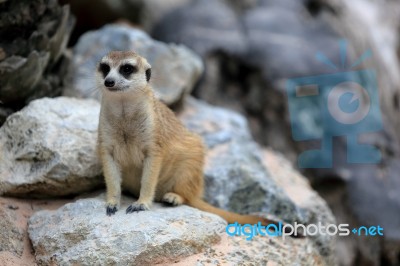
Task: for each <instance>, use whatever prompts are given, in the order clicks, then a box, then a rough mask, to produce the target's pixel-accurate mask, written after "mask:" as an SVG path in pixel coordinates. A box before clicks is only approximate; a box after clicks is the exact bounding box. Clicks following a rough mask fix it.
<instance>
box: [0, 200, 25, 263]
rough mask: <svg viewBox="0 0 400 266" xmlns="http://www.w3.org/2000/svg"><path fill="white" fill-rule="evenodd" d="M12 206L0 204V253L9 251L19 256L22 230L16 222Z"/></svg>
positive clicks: (22, 245)
mask: <svg viewBox="0 0 400 266" xmlns="http://www.w3.org/2000/svg"><path fill="white" fill-rule="evenodd" d="M16 221H17V215H16V213H15V209H14V206H11V205H8V206H7V205H3V204H0V226H1V228H2V230H1V231H0V253H1V252H10V253H11V254H13V255H14V256H18V257H21V256H22V252H23V250H24V242H23V240H24V231H23V230H22V229H21V228H20V225H18V224H17V223H16Z"/></svg>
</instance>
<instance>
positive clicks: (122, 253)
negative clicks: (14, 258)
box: [29, 196, 331, 265]
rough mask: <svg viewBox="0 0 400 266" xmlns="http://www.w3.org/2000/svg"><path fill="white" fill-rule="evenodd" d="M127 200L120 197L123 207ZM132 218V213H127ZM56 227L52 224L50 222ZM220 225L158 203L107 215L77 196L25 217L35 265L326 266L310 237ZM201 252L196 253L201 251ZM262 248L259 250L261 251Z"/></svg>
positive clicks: (100, 203)
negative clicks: (244, 233) (235, 230)
mask: <svg viewBox="0 0 400 266" xmlns="http://www.w3.org/2000/svg"><path fill="white" fill-rule="evenodd" d="M131 200H132V199H131V198H128V197H124V198H123V204H122V206H123V208H122V210H124V209H125V208H126V207H127V206H128V205H129V203H130V201H131ZM132 216H134V217H132ZM54 225H57V226H54ZM225 226H226V223H225V222H224V221H223V220H222V219H221V218H219V217H218V216H215V215H213V214H209V213H205V212H202V211H199V210H196V209H193V208H191V207H187V206H180V207H161V205H159V204H155V205H154V206H153V208H152V210H151V211H147V212H140V213H135V214H128V215H127V214H125V212H124V211H119V212H117V213H116V215H115V216H112V217H107V216H106V215H105V211H104V197H103V196H100V197H96V198H88V199H81V200H78V201H76V202H74V203H69V204H67V205H64V206H63V207H61V208H60V209H58V210H56V211H40V212H37V213H35V214H34V215H33V216H32V217H31V218H30V220H29V236H30V238H31V240H32V245H33V247H34V249H35V255H36V263H37V264H38V265H48V264H51V263H54V264H56V265H63V264H69V263H76V264H82V265H96V264H112V265H143V264H145V265H154V264H158V263H162V264H164V265H170V264H174V263H179V264H178V265H193V264H195V263H196V262H198V263H205V264H210V263H211V262H213V263H215V264H218V263H228V264H235V263H236V264H240V263H243V262H244V261H246V262H248V263H259V264H263V265H264V264H265V265H266V263H267V262H275V263H277V264H283V265H287V264H300V265H331V264H326V262H325V261H324V258H323V257H322V256H321V254H319V253H318V250H317V249H316V248H315V246H314V244H313V241H312V240H310V239H308V238H305V239H293V238H287V239H285V240H283V239H282V238H278V237H271V238H268V239H265V238H263V237H257V236H256V237H254V238H253V239H252V240H251V241H247V240H245V239H244V238H243V237H240V236H234V237H229V236H227V234H226V233H225ZM203 251H205V252H204V253H200V252H203ZM261 251H262V252H261Z"/></svg>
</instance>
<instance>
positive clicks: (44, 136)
mask: <svg viewBox="0 0 400 266" xmlns="http://www.w3.org/2000/svg"><path fill="white" fill-rule="evenodd" d="M99 110H100V106H99V103H98V102H96V101H94V100H79V99H72V98H67V97H59V98H54V99H49V98H43V99H40V100H35V101H32V102H31V103H30V104H29V105H28V106H27V107H25V108H24V109H22V110H21V111H19V112H17V113H14V114H12V115H11V116H9V117H8V119H7V120H6V122H5V123H4V125H3V126H2V127H1V128H0V158H1V160H0V194H1V195H3V194H6V195H14V196H27V195H29V196H35V197H48V196H61V195H68V194H76V193H80V192H83V191H87V190H90V189H93V188H95V187H97V186H99V185H100V184H101V183H102V178H101V177H100V176H101V166H100V163H99V161H98V158H97V156H96V139H97V126H98V116H99Z"/></svg>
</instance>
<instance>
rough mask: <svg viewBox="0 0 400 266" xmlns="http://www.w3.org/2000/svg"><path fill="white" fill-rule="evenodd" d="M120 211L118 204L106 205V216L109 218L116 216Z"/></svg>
mask: <svg viewBox="0 0 400 266" xmlns="http://www.w3.org/2000/svg"><path fill="white" fill-rule="evenodd" d="M117 211H118V207H117V204H114V203H107V205H106V214H107V216H111V215H114V214H115V213H116V212H117Z"/></svg>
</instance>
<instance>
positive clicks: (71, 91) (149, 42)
mask: <svg viewBox="0 0 400 266" xmlns="http://www.w3.org/2000/svg"><path fill="white" fill-rule="evenodd" d="M113 50H122V51H125V50H133V51H135V52H137V53H138V54H140V55H141V56H144V57H145V58H146V59H147V60H148V61H149V63H150V64H151V65H152V78H151V85H152V86H153V88H154V90H155V91H156V93H157V96H158V97H159V99H160V100H162V101H163V102H164V103H166V104H168V105H173V104H177V103H179V102H180V101H181V100H182V98H183V97H184V95H186V94H189V93H190V92H191V91H192V89H193V86H194V85H195V83H196V82H197V80H198V78H199V77H200V75H201V73H202V72H203V64H202V61H201V59H200V58H199V57H198V56H197V55H196V54H194V53H193V52H192V51H191V50H189V49H187V48H186V47H184V46H182V45H174V44H169V45H167V44H165V43H162V42H158V41H155V40H153V39H151V38H150V37H149V36H148V35H147V34H146V33H145V32H143V31H141V30H139V29H135V28H132V27H129V26H127V25H107V26H104V27H103V28H101V29H99V30H97V31H91V32H88V33H86V34H84V35H83V36H82V37H81V38H80V39H79V41H78V43H77V45H76V46H75V48H74V55H73V60H72V64H71V66H70V72H69V81H67V85H66V88H65V90H64V95H68V96H75V97H84V98H89V97H90V98H95V99H99V98H100V92H99V91H98V89H97V88H96V82H95V72H96V66H97V64H98V62H99V60H100V59H101V57H103V56H104V55H105V54H107V53H108V52H109V51H113Z"/></svg>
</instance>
